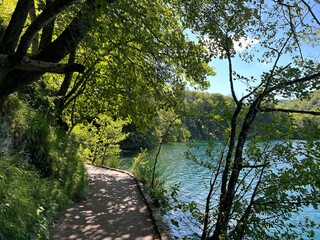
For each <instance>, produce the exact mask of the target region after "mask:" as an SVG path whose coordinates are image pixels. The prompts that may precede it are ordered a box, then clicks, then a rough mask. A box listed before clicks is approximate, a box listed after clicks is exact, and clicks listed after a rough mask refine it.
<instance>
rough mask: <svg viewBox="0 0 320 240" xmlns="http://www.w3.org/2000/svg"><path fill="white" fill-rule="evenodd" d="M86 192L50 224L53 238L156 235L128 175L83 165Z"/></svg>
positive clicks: (112, 239) (110, 239) (111, 239)
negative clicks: (86, 185)
mask: <svg viewBox="0 0 320 240" xmlns="http://www.w3.org/2000/svg"><path fill="white" fill-rule="evenodd" d="M87 168H88V173H89V178H90V192H89V196H88V199H87V200H86V201H83V202H80V203H79V204H77V205H75V206H73V207H72V208H70V209H68V211H67V213H66V214H65V216H64V217H63V218H62V219H61V220H60V221H59V222H58V223H57V224H55V226H54V227H53V239H54V240H65V239H76V240H84V239H90V240H91V239H92V240H93V239H99V240H100V239H104V240H121V239H139V240H149V239H160V238H159V234H158V231H157V229H156V227H155V225H154V223H153V220H152V218H151V216H150V213H149V210H148V207H147V205H146V202H145V201H144V198H143V197H142V195H141V193H140V191H139V188H138V186H137V184H136V182H135V180H134V179H133V178H132V177H130V176H129V175H127V174H125V173H121V172H117V171H113V170H108V169H104V168H99V167H94V166H89V165H88V166H87Z"/></svg>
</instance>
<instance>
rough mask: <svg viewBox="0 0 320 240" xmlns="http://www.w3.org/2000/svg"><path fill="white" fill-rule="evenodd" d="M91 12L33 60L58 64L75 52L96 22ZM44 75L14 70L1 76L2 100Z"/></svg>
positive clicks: (78, 16) (80, 17)
mask: <svg viewBox="0 0 320 240" xmlns="http://www.w3.org/2000/svg"><path fill="white" fill-rule="evenodd" d="M90 11H91V10H90V9H88V8H86V10H85V11H82V12H80V13H78V15H77V16H76V17H75V18H74V19H73V21H72V22H71V23H70V25H69V26H68V27H67V28H66V29H65V30H64V31H63V32H62V34H61V35H60V36H59V37H58V38H57V39H56V40H55V41H53V42H52V43H51V44H50V45H49V46H48V47H46V48H45V49H42V51H40V52H39V53H38V54H36V55H35V56H33V57H32V60H40V61H45V62H54V63H57V62H60V61H61V60H62V59H63V58H64V57H66V56H67V55H68V54H69V53H70V52H72V51H74V50H75V48H76V46H77V45H78V44H79V43H80V41H81V40H82V39H83V38H84V36H85V35H86V34H87V32H88V31H89V30H90V27H91V26H92V24H93V22H94V17H95V16H94V14H90ZM88 18H91V19H88ZM14 65H17V64H16V63H14V62H11V63H10V62H9V66H7V67H10V66H14ZM43 74H44V73H39V72H30V71H22V70H12V71H9V72H8V73H7V74H2V76H1V75H0V100H1V99H5V98H6V97H7V96H8V95H10V94H12V93H14V92H16V91H19V90H20V89H22V88H24V87H25V86H28V85H29V84H31V83H33V82H35V81H37V80H38V79H39V78H40V77H41V76H42V75H43Z"/></svg>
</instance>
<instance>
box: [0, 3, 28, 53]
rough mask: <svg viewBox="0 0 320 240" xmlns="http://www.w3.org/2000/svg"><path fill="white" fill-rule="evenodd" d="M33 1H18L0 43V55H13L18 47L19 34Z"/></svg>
mask: <svg viewBox="0 0 320 240" xmlns="http://www.w3.org/2000/svg"><path fill="white" fill-rule="evenodd" d="M32 4H33V0H19V1H18V3H17V5H16V8H15V10H14V12H13V14H12V17H11V19H10V22H9V25H8V27H7V29H6V31H5V33H4V35H3V37H2V40H1V42H0V53H2V54H10V53H13V52H14V50H15V49H16V47H17V45H18V41H19V38H20V34H21V32H22V29H23V26H24V23H25V21H26V19H27V16H28V13H29V10H30V9H31V7H32Z"/></svg>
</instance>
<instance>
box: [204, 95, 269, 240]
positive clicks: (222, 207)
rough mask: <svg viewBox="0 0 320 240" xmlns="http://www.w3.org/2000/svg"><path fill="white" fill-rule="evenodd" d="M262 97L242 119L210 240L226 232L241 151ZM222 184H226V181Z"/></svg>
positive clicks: (240, 165) (240, 166)
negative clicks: (224, 190) (227, 179)
mask: <svg viewBox="0 0 320 240" xmlns="http://www.w3.org/2000/svg"><path fill="white" fill-rule="evenodd" d="M262 98H263V96H262V95H261V96H260V97H258V98H257V99H256V100H255V101H254V102H253V103H252V104H251V106H250V108H249V110H248V113H247V115H246V117H245V119H244V122H243V125H242V128H241V131H240V134H239V137H238V143H237V147H236V149H235V153H234V161H233V167H232V172H231V175H230V177H229V181H228V187H227V190H226V192H225V193H222V194H221V198H220V204H219V214H218V219H217V223H216V227H215V231H214V233H213V236H211V237H210V238H208V239H210V240H219V239H221V237H223V236H224V235H226V234H227V230H228V225H229V221H230V213H231V209H232V205H233V200H234V196H235V189H236V185H237V181H238V178H239V175H240V171H241V169H242V163H243V158H242V153H243V149H244V145H245V142H246V139H247V135H248V133H249V130H250V128H251V126H252V123H253V121H254V119H255V117H256V115H257V112H258V110H257V109H258V107H259V105H260V103H261V101H262ZM229 151H230V149H229ZM231 154H233V153H231ZM223 181H226V179H224V180H223ZM224 184H226V182H225V183H224Z"/></svg>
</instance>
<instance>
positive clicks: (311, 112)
mask: <svg viewBox="0 0 320 240" xmlns="http://www.w3.org/2000/svg"><path fill="white" fill-rule="evenodd" d="M259 111H261V112H285V113H300V114H309V115H314V116H320V112H316V111H304V110H294V109H284V108H259Z"/></svg>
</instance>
